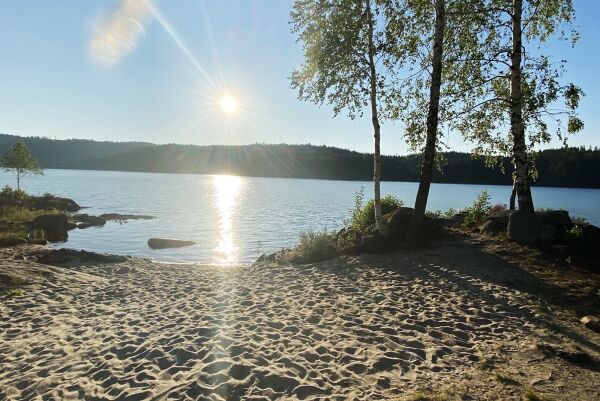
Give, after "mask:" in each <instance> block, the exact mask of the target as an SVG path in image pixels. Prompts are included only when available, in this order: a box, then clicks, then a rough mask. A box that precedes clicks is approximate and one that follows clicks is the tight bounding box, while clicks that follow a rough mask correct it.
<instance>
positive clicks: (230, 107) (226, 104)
mask: <svg viewBox="0 0 600 401" xmlns="http://www.w3.org/2000/svg"><path fill="white" fill-rule="evenodd" d="M219 106H220V107H221V110H222V111H223V112H224V113H225V114H233V113H235V112H236V111H237V109H238V102H237V100H236V99H235V98H234V97H233V96H231V95H225V96H223V97H222V98H221V100H219Z"/></svg>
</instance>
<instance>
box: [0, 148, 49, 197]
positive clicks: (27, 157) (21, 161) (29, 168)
mask: <svg viewBox="0 0 600 401" xmlns="http://www.w3.org/2000/svg"><path fill="white" fill-rule="evenodd" d="M0 167H1V168H3V169H4V170H5V171H12V172H13V173H14V174H15V175H16V176H17V189H18V190H20V189H21V178H23V177H25V176H26V175H43V174H44V170H43V169H42V168H41V167H40V165H39V164H38V162H37V160H35V159H34V158H33V156H32V155H31V152H30V151H29V149H28V148H27V146H25V144H24V143H22V142H17V143H15V144H14V145H13V146H12V147H11V148H10V149H8V151H7V152H6V154H5V155H4V157H2V159H1V160H0Z"/></svg>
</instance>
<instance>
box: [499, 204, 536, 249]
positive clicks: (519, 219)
mask: <svg viewBox="0 0 600 401" xmlns="http://www.w3.org/2000/svg"><path fill="white" fill-rule="evenodd" d="M539 234H540V227H539V223H538V219H537V217H536V215H535V214H534V213H524V212H521V211H514V212H512V213H511V214H510V216H509V218H508V227H507V230H506V236H507V237H508V239H509V240H511V241H515V242H517V243H519V244H521V245H533V244H534V243H535V242H536V241H537V239H538V238H539Z"/></svg>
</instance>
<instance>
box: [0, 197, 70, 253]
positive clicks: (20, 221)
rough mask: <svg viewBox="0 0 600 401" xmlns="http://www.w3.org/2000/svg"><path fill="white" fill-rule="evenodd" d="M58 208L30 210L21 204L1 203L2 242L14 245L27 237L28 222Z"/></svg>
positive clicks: (0, 240)
mask: <svg viewBox="0 0 600 401" xmlns="http://www.w3.org/2000/svg"><path fill="white" fill-rule="evenodd" d="M56 213H59V212H58V211H57V210H54V209H52V210H30V209H27V208H24V207H20V206H7V205H0V244H5V245H12V244H14V243H16V242H18V241H19V240H20V239H23V238H27V236H28V234H27V227H26V224H25V223H26V222H27V221H30V220H32V219H34V218H36V217H38V216H41V215H44V214H56Z"/></svg>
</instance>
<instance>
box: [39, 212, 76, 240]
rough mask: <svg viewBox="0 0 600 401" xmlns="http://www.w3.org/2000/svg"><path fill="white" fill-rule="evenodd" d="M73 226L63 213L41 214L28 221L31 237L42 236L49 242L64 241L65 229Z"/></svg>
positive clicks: (65, 238) (65, 236)
mask: <svg viewBox="0 0 600 401" xmlns="http://www.w3.org/2000/svg"><path fill="white" fill-rule="evenodd" d="M73 228H74V225H73V224H72V223H69V221H68V220H67V216H66V215H64V214H43V215H41V216H37V217H36V218H34V219H33V220H32V221H31V222H30V223H29V229H30V230H31V231H32V234H33V238H43V239H47V240H48V241H50V242H63V241H66V240H67V238H68V237H69V235H68V234H67V231H69V230H71V229H73Z"/></svg>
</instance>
